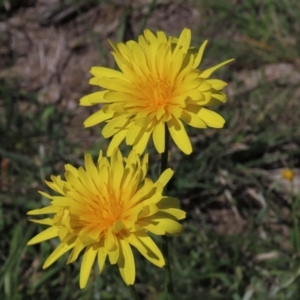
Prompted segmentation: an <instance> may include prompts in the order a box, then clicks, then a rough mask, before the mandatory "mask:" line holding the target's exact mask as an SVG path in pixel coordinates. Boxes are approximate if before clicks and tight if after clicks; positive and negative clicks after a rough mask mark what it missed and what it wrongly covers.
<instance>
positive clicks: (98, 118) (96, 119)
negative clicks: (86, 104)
mask: <svg viewBox="0 0 300 300" xmlns="http://www.w3.org/2000/svg"><path fill="white" fill-rule="evenodd" d="M113 115H114V113H113V112H112V113H105V112H104V111H103V110H102V109H101V110H98V111H97V112H95V113H94V114H92V115H91V116H89V117H88V118H87V119H86V120H85V121H84V123H83V124H84V126H85V127H91V126H94V125H96V124H99V123H101V122H103V121H105V120H108V119H110V118H112V117H113Z"/></svg>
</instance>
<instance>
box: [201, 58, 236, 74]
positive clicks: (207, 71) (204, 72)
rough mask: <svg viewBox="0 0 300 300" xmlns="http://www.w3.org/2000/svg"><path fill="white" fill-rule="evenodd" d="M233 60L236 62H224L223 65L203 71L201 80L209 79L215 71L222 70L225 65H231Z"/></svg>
mask: <svg viewBox="0 0 300 300" xmlns="http://www.w3.org/2000/svg"><path fill="white" fill-rule="evenodd" d="M233 60H234V59H229V60H226V61H224V62H222V63H220V64H218V65H216V66H214V67H212V68H209V69H207V70H205V71H203V72H202V73H200V77H201V78H208V77H209V76H210V75H211V74H212V73H213V72H214V71H215V70H217V69H219V68H221V67H222V66H224V65H226V64H228V63H230V62H231V61H233Z"/></svg>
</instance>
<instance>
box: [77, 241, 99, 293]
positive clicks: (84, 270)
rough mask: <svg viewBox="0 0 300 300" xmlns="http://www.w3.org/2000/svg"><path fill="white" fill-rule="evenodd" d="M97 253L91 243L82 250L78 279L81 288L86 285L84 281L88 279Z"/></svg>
mask: <svg viewBox="0 0 300 300" xmlns="http://www.w3.org/2000/svg"><path fill="white" fill-rule="evenodd" d="M96 254H97V249H95V248H94V247H93V246H92V245H91V246H88V247H87V248H86V250H85V252H84V255H83V258H82V262H81V267H80V279H79V286H80V288H81V289H83V288H84V287H85V286H86V283H87V281H88V279H89V276H90V273H91V269H92V266H93V264H94V261H95V258H96Z"/></svg>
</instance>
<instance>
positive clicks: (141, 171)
mask: <svg viewBox="0 0 300 300" xmlns="http://www.w3.org/2000/svg"><path fill="white" fill-rule="evenodd" d="M65 169H66V173H65V180H62V179H61V178H60V176H52V177H51V179H52V181H49V182H47V181H46V183H47V185H48V186H49V187H50V188H51V189H53V190H54V191H56V192H57V193H59V194H60V195H59V196H51V195H49V194H46V193H44V192H40V193H41V194H42V195H43V196H45V197H46V198H49V199H50V200H51V204H50V206H47V207H44V208H41V209H35V210H32V211H29V212H28V214H29V215H40V214H54V216H53V217H52V218H46V219H43V220H32V221H33V222H35V223H39V224H43V225H48V226H50V227H48V228H47V229H46V230H44V231H42V232H41V233H39V234H37V235H36V236H35V237H33V238H32V239H31V240H30V241H29V242H28V245H33V244H36V243H40V242H43V241H46V240H48V239H51V238H54V237H59V240H60V244H59V245H58V246H57V248H56V249H55V250H54V251H53V252H52V254H51V255H50V256H49V257H48V258H47V260H46V261H45V263H44V265H43V268H47V267H49V266H50V265H51V264H52V263H53V262H55V261H56V260H57V259H58V258H59V257H60V256H62V255H63V254H64V253H66V252H68V251H69V250H72V252H71V253H70V255H69V258H68V262H67V263H72V262H74V261H75V260H76V259H77V258H78V256H79V254H80V252H81V251H82V250H84V249H85V251H84V254H83V259H82V263H81V268H80V287H81V288H84V287H85V285H86V283H87V280H88V277H89V274H90V272H91V268H92V266H93V264H94V261H95V260H96V257H97V262H98V265H99V270H100V273H101V272H102V271H103V269H104V265H105V261H106V258H107V257H108V259H109V262H110V263H111V264H118V267H119V270H120V273H121V276H122V278H123V280H124V282H125V283H126V284H127V285H132V284H133V283H134V280H135V262H134V257H133V253H132V249H131V246H133V247H135V248H136V249H137V250H138V251H139V252H140V253H141V254H142V255H143V256H144V257H145V258H146V259H148V260H149V261H150V262H151V263H153V264H154V265H156V266H158V267H162V266H164V264H165V261H164V258H163V256H162V253H161V251H160V250H159V249H158V247H157V246H156V244H155V243H154V241H153V240H152V238H151V237H150V236H149V235H148V232H151V233H153V234H156V235H171V236H174V235H178V234H180V233H181V231H182V225H180V224H179V223H178V222H177V221H178V220H180V219H183V218H184V217H185V212H184V211H182V210H180V209H179V208H178V207H179V201H178V200H177V199H175V198H171V197H166V196H163V195H162V192H163V188H164V186H165V185H166V184H167V182H168V181H169V180H170V178H171V177H172V175H173V171H172V170H171V169H167V170H166V171H165V172H164V173H163V174H162V175H161V176H160V177H159V179H158V180H157V181H156V182H152V181H151V180H150V179H148V178H145V176H146V173H147V169H148V155H147V154H146V155H145V156H144V157H143V159H142V160H141V159H140V158H139V156H138V155H137V154H136V153H135V151H131V152H130V154H129V156H128V158H124V159H123V157H122V155H121V153H120V151H119V150H118V149H117V150H116V151H115V152H114V153H113V155H112V157H111V158H110V160H108V159H107V157H105V156H103V155H102V152H100V154H99V159H98V163H97V164H96V165H95V164H94V162H93V160H92V157H91V155H89V154H86V155H85V169H84V168H82V167H80V168H78V169H76V168H74V167H73V166H71V165H69V164H68V165H66V166H65Z"/></svg>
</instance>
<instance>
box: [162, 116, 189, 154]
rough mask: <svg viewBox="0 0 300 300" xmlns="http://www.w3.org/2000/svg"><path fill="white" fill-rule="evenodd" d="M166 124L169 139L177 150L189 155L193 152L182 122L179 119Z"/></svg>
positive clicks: (173, 119)
mask: <svg viewBox="0 0 300 300" xmlns="http://www.w3.org/2000/svg"><path fill="white" fill-rule="evenodd" d="M167 124H168V129H169V131H170V134H171V137H172V139H173V140H174V142H175V144H176V145H177V146H178V148H179V149H181V151H183V152H184V153H185V154H191V153H192V151H193V150H192V145H191V142H190V139H189V137H188V135H187V134H186V131H185V128H184V126H183V124H182V122H181V121H180V120H179V119H175V118H172V119H171V120H170V121H168V122H167Z"/></svg>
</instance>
